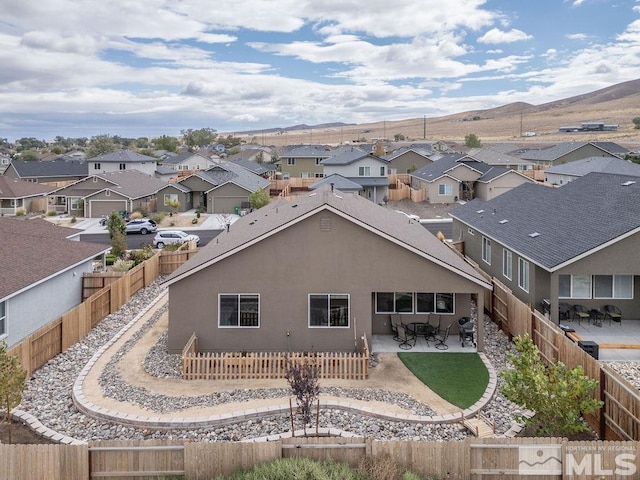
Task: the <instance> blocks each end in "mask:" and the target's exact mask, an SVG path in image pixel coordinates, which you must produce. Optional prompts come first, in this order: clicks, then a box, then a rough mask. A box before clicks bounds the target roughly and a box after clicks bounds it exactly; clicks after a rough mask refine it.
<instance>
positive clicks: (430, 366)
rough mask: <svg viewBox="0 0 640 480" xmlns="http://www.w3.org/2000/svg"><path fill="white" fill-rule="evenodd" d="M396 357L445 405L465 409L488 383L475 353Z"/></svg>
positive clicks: (407, 354) (405, 354) (487, 373)
mask: <svg viewBox="0 0 640 480" xmlns="http://www.w3.org/2000/svg"><path fill="white" fill-rule="evenodd" d="M398 357H400V360H401V361H402V363H404V364H405V366H406V367H407V368H408V369H409V370H411V372H412V373H413V374H414V375H415V376H416V377H418V379H419V380H420V381H421V382H422V383H424V384H425V385H426V386H427V387H429V388H430V389H431V390H433V391H434V392H435V393H436V394H438V395H439V396H441V397H442V398H444V399H445V400H446V401H448V402H449V403H452V404H453V405H456V406H458V407H460V408H468V407H470V406H471V405H473V404H474V403H475V402H477V401H478V400H479V399H480V397H481V396H482V394H483V393H484V391H485V389H486V388H487V385H488V383H489V372H488V371H487V368H486V367H485V366H484V363H482V360H481V359H480V357H479V356H478V354H477V353H428V352H425V353H422V352H416V353H408V352H407V353H398Z"/></svg>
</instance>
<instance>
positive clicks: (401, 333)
mask: <svg viewBox="0 0 640 480" xmlns="http://www.w3.org/2000/svg"><path fill="white" fill-rule="evenodd" d="M398 338H399V339H400V345H398V346H399V347H400V348H401V349H403V350H410V349H411V348H413V347H414V346H415V344H416V336H415V334H414V333H413V332H411V331H410V330H408V329H407V328H406V327H405V326H404V325H402V324H400V325H398ZM412 342H413V343H412Z"/></svg>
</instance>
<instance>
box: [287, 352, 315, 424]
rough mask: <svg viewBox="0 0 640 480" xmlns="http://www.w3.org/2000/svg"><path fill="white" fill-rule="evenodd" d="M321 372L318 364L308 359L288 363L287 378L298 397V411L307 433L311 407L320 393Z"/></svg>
mask: <svg viewBox="0 0 640 480" xmlns="http://www.w3.org/2000/svg"><path fill="white" fill-rule="evenodd" d="M319 374H320V369H319V368H318V366H317V365H314V364H312V363H311V362H310V361H308V360H307V361H304V362H298V363H294V362H291V361H289V362H288V363H287V371H286V372H285V378H286V379H287V382H289V386H290V387H291V390H292V392H293V395H294V396H295V397H296V401H297V404H298V409H297V411H298V415H300V418H301V419H302V423H303V424H304V427H303V428H304V431H305V434H306V432H307V425H309V424H310V423H311V407H312V406H313V404H314V402H315V401H316V399H317V398H318V395H319V394H320V385H319V384H318V377H319ZM292 421H293V420H292Z"/></svg>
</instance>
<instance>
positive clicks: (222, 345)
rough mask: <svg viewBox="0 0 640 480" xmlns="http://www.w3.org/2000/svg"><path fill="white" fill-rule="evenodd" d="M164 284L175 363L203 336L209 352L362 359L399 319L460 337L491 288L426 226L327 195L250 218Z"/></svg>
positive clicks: (280, 204)
mask: <svg viewBox="0 0 640 480" xmlns="http://www.w3.org/2000/svg"><path fill="white" fill-rule="evenodd" d="M165 284H166V285H167V286H168V288H169V330H168V350H169V351H170V352H172V353H175V352H180V351H182V349H183V347H184V345H185V344H186V342H187V341H188V339H189V337H190V336H191V334H192V333H194V332H195V334H196V335H197V336H198V349H199V350H200V351H235V352H252V351H308V352H316V351H353V350H354V348H355V347H357V346H358V345H359V343H360V340H359V339H360V338H361V337H363V336H365V337H366V338H367V340H368V341H369V345H371V335H372V334H390V333H391V327H390V315H391V314H396V313H398V314H400V315H401V316H402V317H403V321H404V322H406V323H410V322H411V321H420V320H422V321H426V320H427V319H430V320H431V321H432V322H434V323H437V322H438V319H439V320H440V323H441V325H442V327H443V328H444V327H445V326H446V325H449V324H451V325H452V330H451V332H452V334H455V332H456V328H457V320H458V318H460V317H463V316H471V311H472V310H471V309H472V305H473V304H477V309H478V311H479V312H482V311H483V309H484V292H485V289H487V288H489V289H490V288H491V286H490V284H488V283H487V282H486V281H485V280H484V278H483V277H481V276H480V275H479V274H478V272H476V271H475V270H474V269H473V268H472V267H471V266H470V265H469V264H468V263H467V262H465V261H464V260H463V259H462V258H460V257H459V256H458V255H457V254H456V253H454V252H453V251H452V250H451V249H450V248H449V247H448V246H446V245H445V244H443V243H442V242H440V241H439V240H437V239H436V237H435V236H433V235H431V234H429V233H428V232H425V229H424V227H422V226H421V225H420V224H419V223H418V222H407V221H406V217H402V216H400V215H398V214H397V213H395V212H393V211H391V210H388V209H385V208H383V207H380V206H379V205H376V204H375V203H373V202H370V201H367V200H366V199H363V198H361V197H360V196H357V195H348V194H342V193H341V192H339V191H335V190H334V191H333V192H332V191H331V190H330V188H329V187H328V186H325V187H323V188H321V189H318V190H317V191H315V192H312V193H310V194H305V195H301V196H298V197H296V198H295V199H293V200H291V201H287V200H278V201H276V202H272V203H270V204H269V205H267V206H265V207H262V208H260V209H258V210H255V211H253V212H252V213H250V214H248V215H246V216H244V217H242V218H240V219H239V220H238V221H236V222H235V223H233V225H232V226H231V228H230V230H229V231H226V232H223V233H221V234H220V235H218V237H216V241H215V242H210V243H208V244H207V245H206V246H204V247H203V248H202V249H201V250H200V251H199V252H198V253H197V254H196V255H195V256H194V257H193V258H192V259H191V260H189V261H188V262H186V263H185V264H183V265H182V266H181V267H179V268H178V270H176V271H175V272H174V273H173V274H172V275H171V276H170V277H169V278H168V279H167V281H166V282H165ZM476 302H477V303H476ZM478 328H479V334H478V339H479V341H480V343H479V344H478V349H479V350H482V348H483V344H482V343H481V342H482V341H481V339H482V338H483V334H482V328H483V326H482V322H479V323H478ZM454 338H455V337H453V338H450V340H449V341H455V340H454Z"/></svg>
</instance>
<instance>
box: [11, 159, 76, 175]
mask: <svg viewBox="0 0 640 480" xmlns="http://www.w3.org/2000/svg"><path fill="white" fill-rule="evenodd" d="M11 165H13V168H15V169H16V172H18V175H20V177H22V178H24V177H79V176H82V177H86V176H87V175H89V166H88V165H87V162H86V161H84V160H49V161H46V162H42V161H35V162H34V161H28V160H12V161H11Z"/></svg>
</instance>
